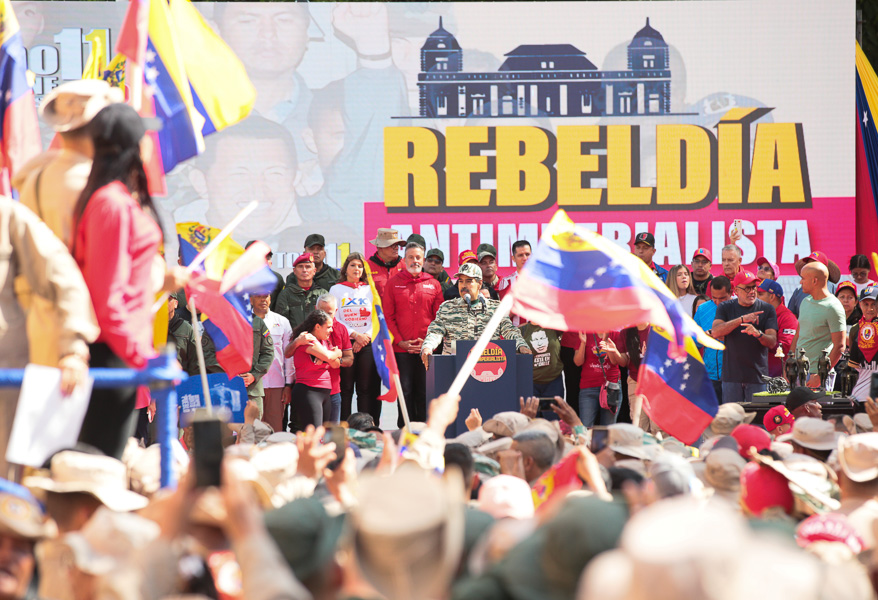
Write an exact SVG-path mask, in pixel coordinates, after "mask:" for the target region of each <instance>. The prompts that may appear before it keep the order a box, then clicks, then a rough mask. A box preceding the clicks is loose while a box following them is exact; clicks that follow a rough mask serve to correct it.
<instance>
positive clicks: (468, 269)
mask: <svg viewBox="0 0 878 600" xmlns="http://www.w3.org/2000/svg"><path fill="white" fill-rule="evenodd" d="M461 275H464V276H466V277H472V278H473V279H478V280H479V281H481V280H482V270H481V269H480V268H479V265H474V264H473V263H469V262H468V263H463V264H462V265H460V268H459V270H458V271H457V274H456V275H455V277H460V276H461Z"/></svg>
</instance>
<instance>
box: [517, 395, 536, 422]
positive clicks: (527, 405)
mask: <svg viewBox="0 0 878 600" xmlns="http://www.w3.org/2000/svg"><path fill="white" fill-rule="evenodd" d="M518 405H519V407H520V410H519V412H520V413H521V414H523V415H524V416H526V417H528V418H530V419H536V418H537V415H538V414H539V412H540V399H539V398H537V397H536V396H531V397H530V398H528V399H527V400H525V399H524V398H523V397H519V398H518Z"/></svg>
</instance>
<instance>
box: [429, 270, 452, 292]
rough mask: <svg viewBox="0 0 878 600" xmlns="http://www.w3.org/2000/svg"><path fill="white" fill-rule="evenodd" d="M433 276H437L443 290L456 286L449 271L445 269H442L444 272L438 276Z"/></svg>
mask: <svg viewBox="0 0 878 600" xmlns="http://www.w3.org/2000/svg"><path fill="white" fill-rule="evenodd" d="M433 277H435V278H436V281H438V282H439V285H440V286H442V291H443V292H444V291H445V290H447V289H448V288H450V287H454V282H453V281H451V276H450V275H449V274H448V272H447V271H446V270H445V269H442V272H441V273H439V275H438V276H437V275H434V276H433Z"/></svg>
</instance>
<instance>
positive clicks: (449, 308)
mask: <svg viewBox="0 0 878 600" xmlns="http://www.w3.org/2000/svg"><path fill="white" fill-rule="evenodd" d="M456 277H457V286H458V289H459V290H460V296H461V297H460V298H455V299H454V300H448V301H447V302H443V303H442V305H441V306H440V307H439V311H438V312H437V313H436V318H435V319H433V322H432V323H430V326H429V327H428V328H427V336H426V337H425V338H424V343H423V344H422V346H421V360H422V361H423V362H424V366H425V367H427V368H429V360H430V355H432V354H433V349H434V348H436V346H438V345H439V342H442V341H443V340H444V346H443V352H444V353H445V354H451V353H452V352H451V342H453V341H456V340H474V339H477V338H478V337H479V336H480V335H481V334H482V332H483V331H484V330H485V325H487V324H488V321H489V320H490V319H491V316H492V315H493V314H494V311H495V310H497V307H498V306H499V305H500V303H499V302H498V301H497V300H490V299H486V298H485V297H484V296H482V295H481V294H479V289H480V288H481V287H482V270H481V269H480V268H479V266H478V265H475V264H472V263H465V264H463V265H461V266H460V271H458V273H457V275H456ZM466 294H469V295H470V298H472V299H473V300H472V308H468V307H467V305H466V301H465V300H464V299H463V297H464V295H466ZM501 336H502V337H503V339H506V340H513V341H514V342H515V348H516V350H517V351H518V353H519V354H531V349H530V347H529V346H528V345H527V342H525V341H524V338H522V337H521V332H520V331H519V330H518V328H517V327H515V326H514V325H513V324H512V321H510V320H509V317H508V316H507V317H503V320H502V321H500V327H498V328H497V331H495V332H494V335H493V336H492V339H495V340H496V339H499V338H500V337H501Z"/></svg>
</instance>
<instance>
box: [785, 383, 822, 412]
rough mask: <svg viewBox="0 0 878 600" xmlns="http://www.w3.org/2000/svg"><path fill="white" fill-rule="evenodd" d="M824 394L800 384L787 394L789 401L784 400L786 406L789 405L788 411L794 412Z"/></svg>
mask: <svg viewBox="0 0 878 600" xmlns="http://www.w3.org/2000/svg"><path fill="white" fill-rule="evenodd" d="M824 396H825V394H821V393H820V392H814V391H812V390H810V389H809V388H807V387H804V386H800V387H797V388H795V389H794V390H793V391H791V392H790V393H789V394H788V395H787V401H786V402H784V406H786V407H787V410H788V411H790V412H793V411H794V410H796V409H797V408H800V407H802V406H805V405H806V404H808V403H809V402H811V401H813V400H820V399H821V398H823V397H824Z"/></svg>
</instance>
